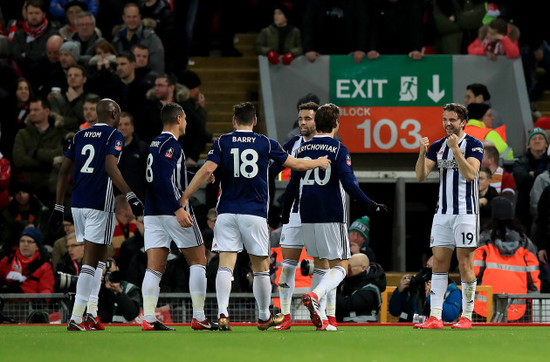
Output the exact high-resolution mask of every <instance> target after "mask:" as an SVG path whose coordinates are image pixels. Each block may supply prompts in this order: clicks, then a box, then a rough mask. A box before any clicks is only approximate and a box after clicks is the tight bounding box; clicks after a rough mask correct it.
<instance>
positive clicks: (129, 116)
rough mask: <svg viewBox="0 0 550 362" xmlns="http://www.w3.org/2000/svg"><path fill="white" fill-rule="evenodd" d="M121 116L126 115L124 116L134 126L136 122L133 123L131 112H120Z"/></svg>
mask: <svg viewBox="0 0 550 362" xmlns="http://www.w3.org/2000/svg"><path fill="white" fill-rule="evenodd" d="M122 117H126V118H129V119H130V123H131V124H132V126H135V125H136V124H135V123H134V116H132V114H131V113H129V112H121V113H120V118H122Z"/></svg>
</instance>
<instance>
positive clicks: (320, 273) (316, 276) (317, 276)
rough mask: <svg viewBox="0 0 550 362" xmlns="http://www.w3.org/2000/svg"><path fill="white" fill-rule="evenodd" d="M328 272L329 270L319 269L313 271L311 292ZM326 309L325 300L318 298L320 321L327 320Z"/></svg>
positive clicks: (324, 298)
mask: <svg viewBox="0 0 550 362" xmlns="http://www.w3.org/2000/svg"><path fill="white" fill-rule="evenodd" d="M329 270H330V269H319V268H315V269H313V278H312V279H311V290H314V289H315V288H316V287H317V286H318V285H319V283H320V282H321V280H322V279H323V278H324V277H325V275H326V274H327V273H328V271H329ZM326 307H327V298H326V297H324V296H323V297H321V298H319V311H320V312H321V313H320V317H321V319H327V316H326V313H325V310H326Z"/></svg>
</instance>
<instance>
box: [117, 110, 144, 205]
mask: <svg viewBox="0 0 550 362" xmlns="http://www.w3.org/2000/svg"><path fill="white" fill-rule="evenodd" d="M134 129H135V127H134V117H132V115H131V114H130V113H127V112H122V113H121V114H120V122H119V123H118V130H119V131H120V132H121V133H122V135H123V136H124V147H123V149H122V154H121V155H120V159H119V160H118V169H119V170H120V173H122V177H124V179H125V180H126V183H128V186H130V188H131V189H132V191H134V193H135V194H136V195H137V197H138V198H139V199H140V200H145V187H146V181H145V169H146V167H147V156H148V155H149V145H148V144H147V143H145V142H143V141H142V140H141V139H140V138H139V137H138V136H137V135H136V134H135V133H134Z"/></svg>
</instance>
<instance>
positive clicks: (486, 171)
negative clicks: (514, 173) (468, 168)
mask: <svg viewBox="0 0 550 362" xmlns="http://www.w3.org/2000/svg"><path fill="white" fill-rule="evenodd" d="M479 172H480V173H481V172H485V173H486V174H487V175H489V178H491V177H493V172H492V171H491V169H490V168H489V167H481V168H480V169H479Z"/></svg>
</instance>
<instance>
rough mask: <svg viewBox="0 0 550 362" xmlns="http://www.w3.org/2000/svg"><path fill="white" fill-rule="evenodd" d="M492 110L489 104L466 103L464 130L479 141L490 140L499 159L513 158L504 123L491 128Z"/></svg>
mask: <svg viewBox="0 0 550 362" xmlns="http://www.w3.org/2000/svg"><path fill="white" fill-rule="evenodd" d="M493 119H494V116H493V112H492V109H491V106H490V105H488V104H485V103H470V104H468V124H467V125H466V127H465V128H464V132H465V133H467V134H469V135H470V136H473V137H475V138H477V139H478V140H480V141H484V140H489V141H492V142H493V143H494V144H495V146H496V148H497V149H498V153H499V154H500V158H501V159H513V158H514V151H512V148H511V147H510V146H508V144H507V143H506V125H502V126H500V127H498V128H495V129H493V128H492V125H493Z"/></svg>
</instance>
